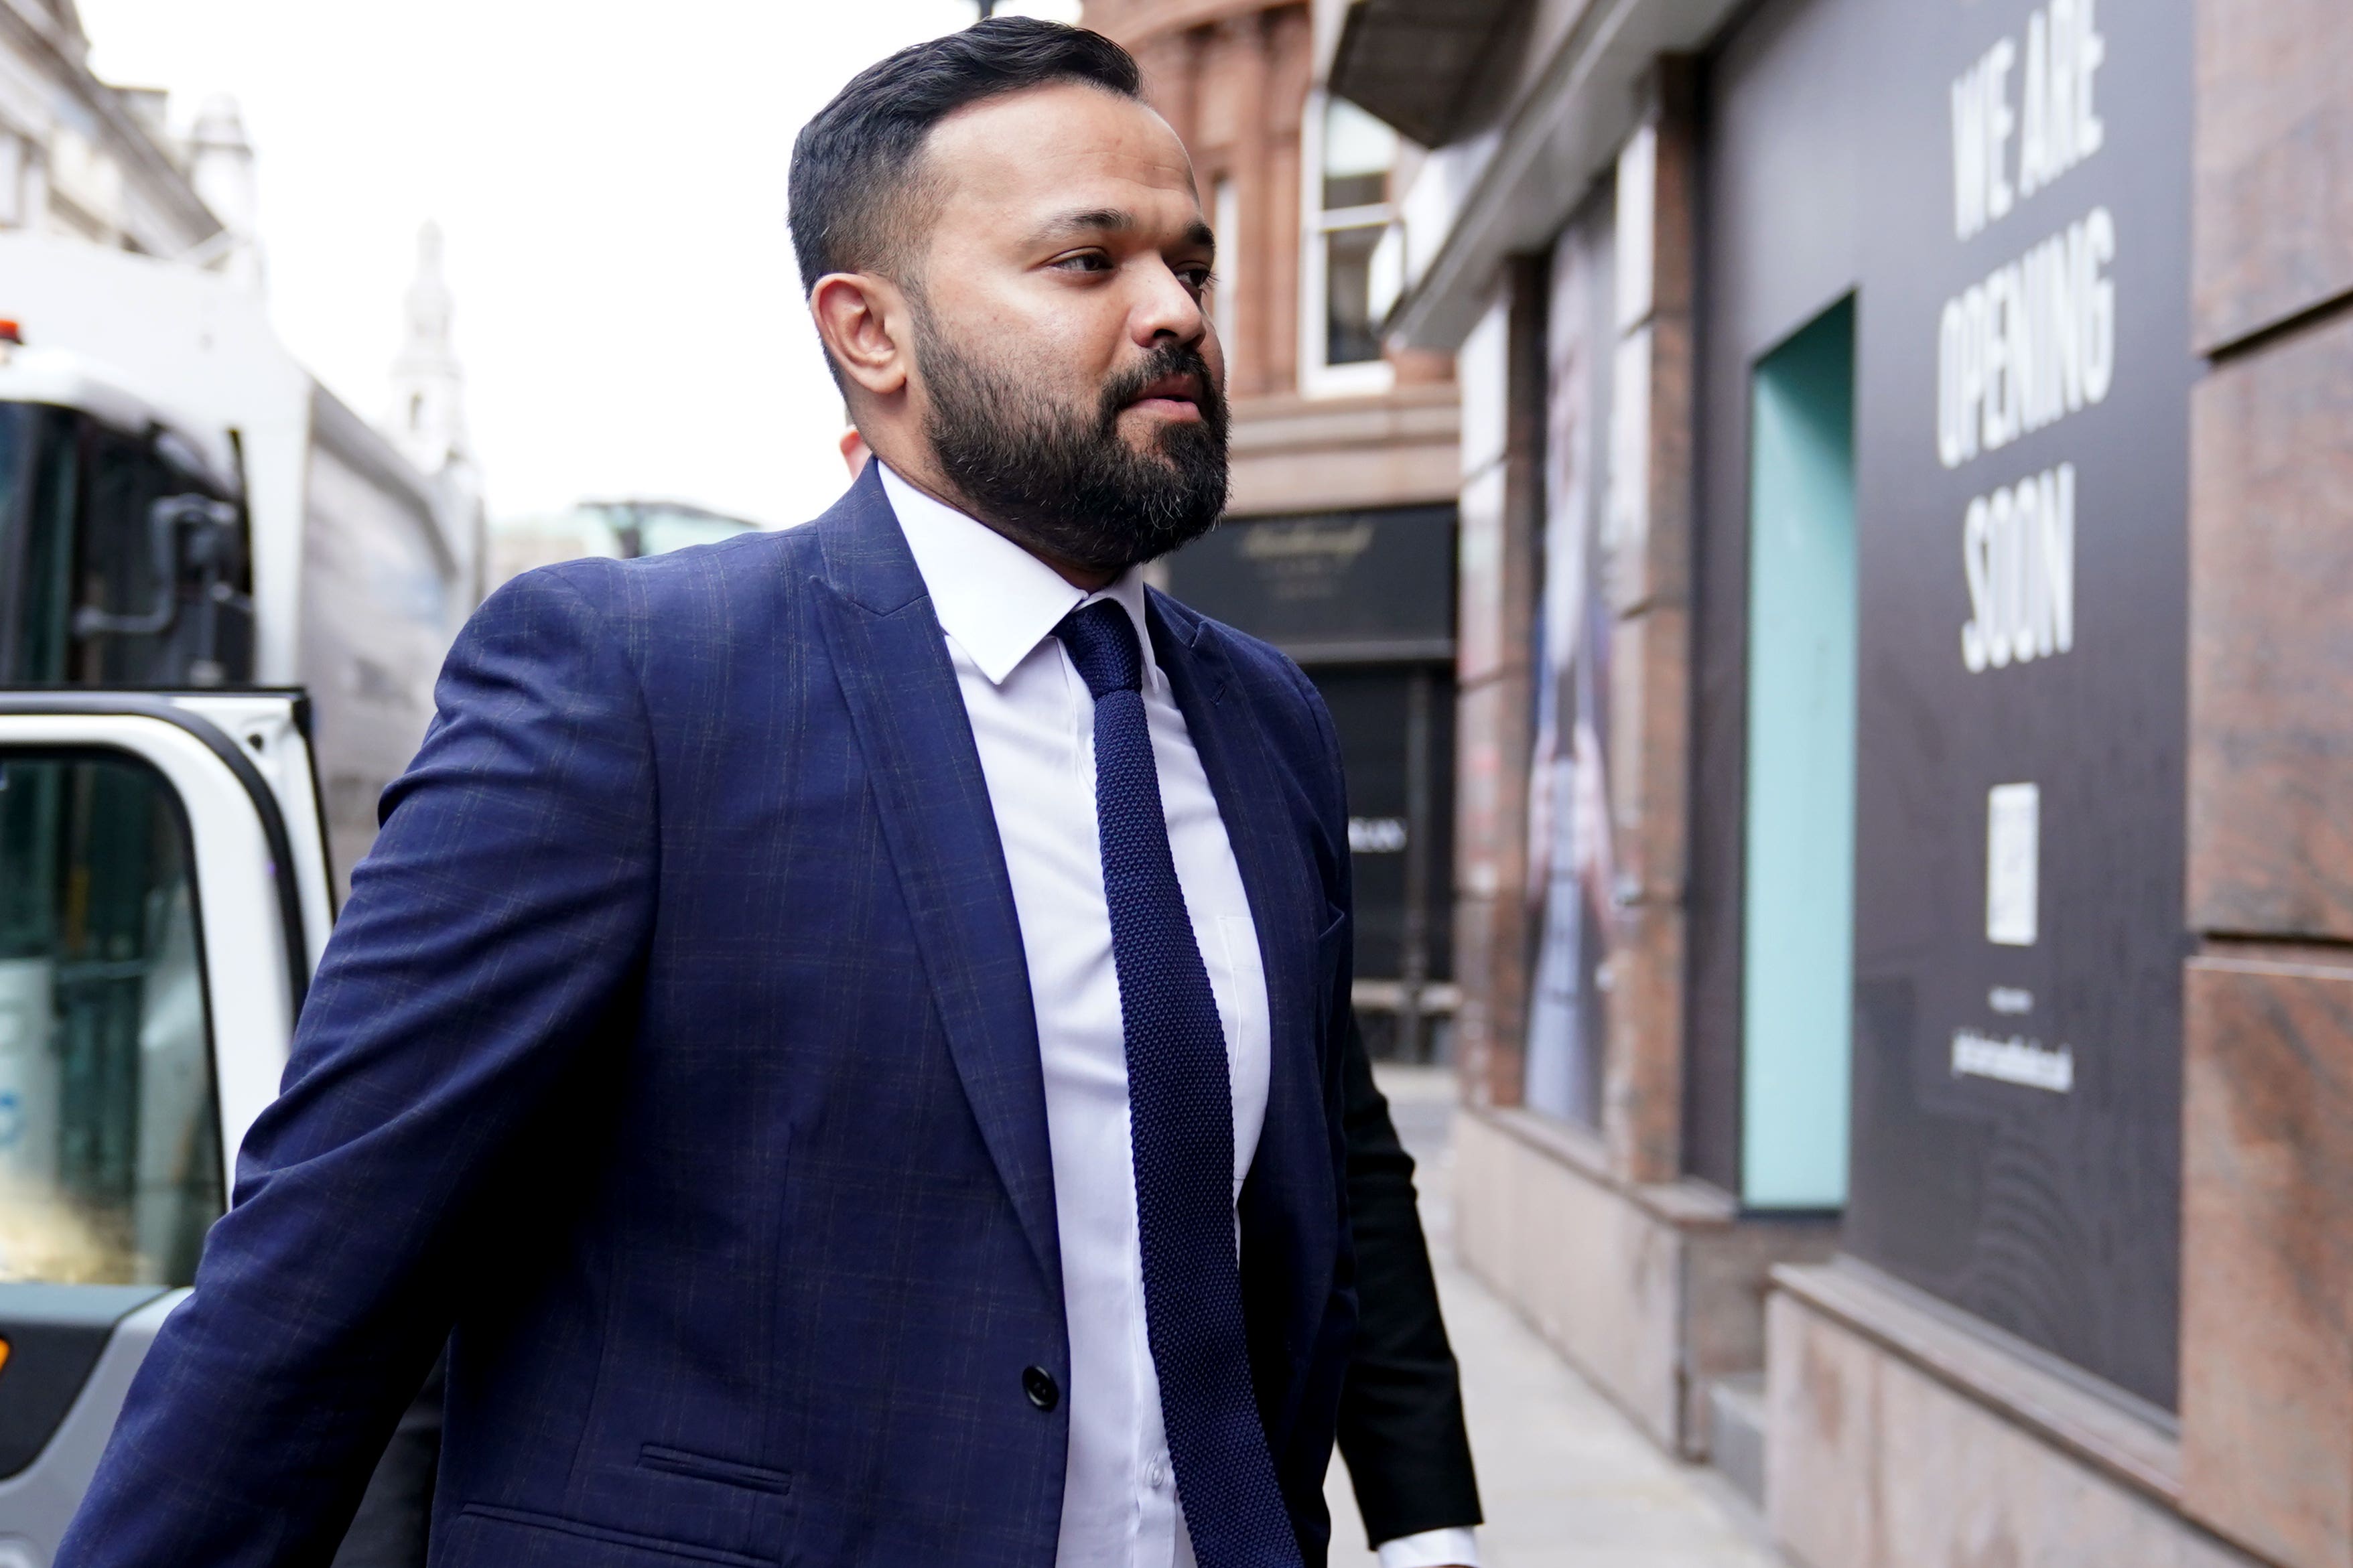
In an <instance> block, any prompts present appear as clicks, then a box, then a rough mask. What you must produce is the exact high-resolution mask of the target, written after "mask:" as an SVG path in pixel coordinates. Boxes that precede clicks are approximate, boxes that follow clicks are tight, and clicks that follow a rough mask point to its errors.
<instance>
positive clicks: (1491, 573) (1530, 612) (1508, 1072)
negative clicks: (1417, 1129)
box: [1454, 257, 1545, 1105]
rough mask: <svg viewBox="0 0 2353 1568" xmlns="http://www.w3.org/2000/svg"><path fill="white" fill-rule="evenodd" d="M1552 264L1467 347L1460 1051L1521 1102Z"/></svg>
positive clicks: (1517, 263) (1471, 1087)
mask: <svg viewBox="0 0 2353 1568" xmlns="http://www.w3.org/2000/svg"><path fill="white" fill-rule="evenodd" d="M1544 291H1545V266H1544V261H1543V259H1542V258H1537V257H1523V258H1514V260H1512V261H1511V262H1509V263H1508V264H1506V266H1505V268H1504V275H1503V277H1502V279H1500V281H1499V283H1498V285H1497V288H1496V292H1495V296H1494V300H1493V304H1491V305H1490V306H1489V308H1488V310H1487V314H1486V315H1485V316H1484V317H1483V318H1482V320H1481V321H1480V323H1479V325H1478V326H1477V327H1476V328H1475V329H1473V330H1472V334H1471V336H1470V338H1469V339H1468V340H1467V341H1466V342H1464V343H1463V345H1462V350H1461V354H1460V356H1459V357H1458V360H1457V368H1456V375H1457V377H1458V379H1459V380H1460V382H1461V388H1462V435H1461V452H1462V492H1461V535H1460V545H1459V550H1460V554H1459V566H1458V570H1457V575H1458V578H1459V589H1458V592H1459V595H1460V598H1459V602H1458V609H1457V620H1456V630H1455V646H1456V649H1457V655H1456V667H1455V679H1456V687H1457V696H1456V702H1455V735H1456V741H1455V794H1454V798H1455V829H1454V875H1455V880H1454V890H1455V904H1454V932H1455V935H1454V972H1455V976H1456V979H1457V981H1458V982H1459V984H1461V994H1462V1001H1461V1010H1460V1011H1459V1012H1458V1013H1457V1014H1456V1015H1455V1026H1454V1046H1455V1052H1456V1058H1457V1060H1458V1061H1459V1063H1460V1066H1461V1079H1462V1093H1463V1098H1464V1099H1465V1100H1467V1101H1468V1102H1469V1103H1471V1104H1472V1105H1517V1104H1519V1103H1520V1101H1521V1099H1522V1086H1523V1082H1524V1072H1523V1068H1525V1061H1526V1042H1527V1006H1528V983H1529V960H1530V958H1531V956H1532V955H1531V951H1530V949H1531V938H1532V931H1531V924H1532V918H1533V910H1531V909H1530V907H1529V901H1528V896H1527V877H1528V763H1529V755H1530V749H1531V747H1532V745H1533V743H1534V740H1535V736H1534V729H1535V691H1534V688H1533V685H1532V682H1533V679H1534V669H1535V647H1534V642H1535V605H1536V542H1537V540H1538V538H1539V536H1540V534H1541V532H1542V530H1543V527H1544V395H1545V363H1544V348H1545V344H1544Z"/></svg>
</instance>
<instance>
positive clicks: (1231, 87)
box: [1083, 0, 1457, 1055]
mask: <svg viewBox="0 0 2353 1568" xmlns="http://www.w3.org/2000/svg"><path fill="white" fill-rule="evenodd" d="M1338 17H1339V11H1338V9H1337V8H1336V7H1335V6H1331V5H1323V6H1321V7H1311V6H1310V5H1307V4H1305V3H1304V0H1087V4H1086V5H1085V6H1084V9H1083V20H1084V22H1085V24H1086V25H1087V26H1091V27H1093V28H1095V29H1097V30H1098V31H1101V32H1103V33H1105V34H1107V35H1109V36H1110V37H1114V38H1116V39H1118V40H1119V41H1120V42H1121V43H1123V44H1124V45H1125V46H1127V47H1128V48H1130V49H1131V50H1133V51H1134V54H1135V56H1136V58H1137V59H1138V61H1139V62H1140V63H1141V64H1142V66H1143V68H1144V74H1145V90H1146V92H1147V94H1148V95H1149V97H1150V99H1151V100H1152V102H1153V104H1154V105H1155V107H1156V108H1157V109H1158V110H1160V111H1161V112H1162V113H1163V114H1165V115H1166V117H1167V118H1168V121H1169V122H1170V123H1171V124H1172V125H1174V126H1175V127H1176V131H1177V133H1178V134H1179V135H1181V136H1182V137H1183V138H1184V139H1185V142H1186V144H1187V147H1188V148H1189V149H1190V150H1191V153H1192V156H1193V163H1194V168H1195V172H1196V174H1198V178H1199V180H1200V186H1201V194H1202V205H1203V207H1204V209H1205V211H1206V212H1207V213H1208V217H1209V221H1210V223H1211V225H1212V226H1214V227H1215V228H1216V230H1217V233H1218V263H1217V270H1218V282H1217V284H1216V286H1215V289H1214V293H1213V296H1212V307H1211V310H1212V315H1213V318H1214V319H1215V321H1216V323H1217V329H1218V334H1219V340H1220V341H1221V342H1223V344H1224V345H1225V352H1226V363H1227V379H1228V392H1229V396H1230V397H1231V400H1232V407H1233V430H1232V452H1233V493H1232V502H1231V506H1230V510H1229V520H1228V521H1227V523H1226V524H1225V525H1224V526H1223V527H1221V528H1220V529H1219V531H1217V532H1216V533H1214V534H1212V535H1211V536H1210V537H1209V538H1208V539H1206V540H1204V541H1202V542H1199V543H1198V544H1196V545H1194V546H1192V547H1191V548H1189V549H1187V551H1185V552H1182V553H1180V554H1179V555H1177V556H1176V557H1175V558H1174V559H1173V560H1172V561H1171V562H1170V563H1168V566H1167V582H1168V585H1169V586H1170V587H1171V588H1172V589H1173V590H1174V591H1175V592H1176V595H1178V597H1180V598H1182V599H1184V600H1185V601H1186V602H1187V603H1188V604H1191V605H1196V606H1197V607H1198V608H1200V609H1202V610H1204V611H1205V612H1207V613H1208V614H1210V615H1213V616H1218V617H1219V618H1220V619H1222V620H1226V621H1229V622H1230V623H1232V624H1234V625H1236V626H1240V627H1241V628H1242V629H1244V630H1246V631H1250V632H1252V633H1254V634H1256V635H1259V636H1261V637H1267V638H1268V639H1269V640H1271V641H1273V642H1275V643H1276V644H1278V645H1279V646H1281V647H1282V648H1283V649H1284V650H1285V651H1286V652H1288V653H1290V654H1291V655H1292V656H1293V658H1296V659H1298V660H1299V662H1300V664H1301V665H1302V666H1303V668H1305V669H1306V670H1307V672H1308V674H1309V675H1310V676H1311V677H1312V678H1313V679H1314V680H1315V682H1316V684H1317V686H1318V687H1319V688H1320V689H1321V690H1322V691H1323V693H1324V699H1325V700H1326V702H1327V704H1328V705H1329V706H1330V708H1331V710H1332V711H1333V714H1334V720H1335V724H1336V725H1337V727H1338V729H1339V731H1340V737H1341V743H1342V747H1343V750H1344V751H1345V752H1346V754H1347V762H1348V766H1349V776H1350V784H1351V789H1352V799H1351V806H1350V809H1351V811H1352V813H1353V816H1352V818H1351V822H1350V838H1351V844H1352V847H1354V850H1355V853H1356V883H1357V899H1358V908H1357V932H1358V942H1357V953H1356V974H1357V1005H1358V1011H1359V1014H1360V1016H1363V1017H1364V1018H1365V1020H1366V1030H1367V1034H1368V1036H1369V1037H1370V1038H1371V1040H1372V1043H1373V1046H1374V1048H1375V1049H1376V1050H1377V1051H1383V1052H1398V1053H1401V1054H1407V1055H1424V1054H1428V1053H1430V1052H1431V1051H1433V1050H1439V1049H1442V1048H1443V1042H1444V1037H1445V1035H1446V1033H1447V1031H1448V1029H1449V1027H1450V1022H1451V1020H1450V1015H1451V1010H1452V1005H1453V986H1452V984H1451V973H1452V968H1451V951H1450V950H1451V913H1450V904H1451V900H1450V896H1449V895H1450V886H1451V879H1452V874H1451V847H1450V839H1451V832H1450V829H1451V816H1452V812H1451V784H1452V773H1453V765H1452V743H1451V742H1452V730H1453V720H1452V708H1453V703H1452V698H1453V676H1452V670H1453V660H1454V655H1455V645H1454V616H1453V604H1452V585H1451V584H1452V573H1453V561H1454V556H1455V553H1456V551H1455V542H1454V510H1453V508H1454V500H1455V491H1456V488H1457V478H1456V461H1455V430H1456V420H1457V412H1456V396H1455V388H1454V384H1453V374H1452V363H1451V356H1449V355H1447V354H1445V353H1422V352H1419V351H1414V350H1393V349H1389V348H1387V347H1385V346H1384V344H1383V343H1382V342H1381V339H1380V335H1379V333H1378V331H1377V330H1376V329H1377V318H1376V315H1375V312H1374V309H1373V302H1374V300H1375V299H1376V298H1377V295H1378V292H1379V289H1380V287H1381V278H1382V275H1383V272H1384V269H1385V268H1386V269H1387V270H1388V271H1391V272H1393V271H1394V259H1395V258H1393V257H1392V256H1389V255H1388V254H1387V253H1384V252H1382V251H1381V248H1380V242H1381V240H1382V238H1383V237H1384V236H1385V235H1386V234H1388V231H1389V229H1390V228H1391V227H1392V226H1393V223H1394V219H1395V216H1396V200H1395V198H1396V195H1397V193H1398V191H1399V190H1400V189H1401V188H1402V184H1403V182H1404V181H1405V180H1406V179H1407V178H1409V175H1410V174H1411V171H1412V168H1413V164H1414V162H1415V160H1416V158H1417V157H1418V153H1417V151H1416V149H1414V148H1413V147H1412V146H1411V145H1410V144H1409V143H1408V142H1403V141H1401V140H1400V139H1399V138H1398V136H1397V135H1396V134H1395V132H1393V131H1391V130H1390V129H1389V127H1388V126H1387V125H1385V124H1382V123H1381V122H1380V121H1377V120H1375V119H1373V118H1372V117H1371V116H1369V115H1367V114H1366V113H1364V112H1363V111H1362V110H1358V109H1356V107H1355V106H1353V105H1350V104H1346V103H1342V102H1339V101H1336V100H1333V99H1332V98H1331V97H1330V96H1329V95H1328V94H1326V93H1325V92H1324V89H1323V87H1322V85H1321V82H1320V80H1319V79H1318V78H1317V75H1316V69H1315V61H1316V59H1317V58H1318V49H1317V37H1318V29H1319V27H1320V28H1322V29H1324V30H1325V31H1328V30H1329V29H1330V28H1331V27H1332V26H1334V25H1335V23H1336V22H1337V20H1338Z"/></svg>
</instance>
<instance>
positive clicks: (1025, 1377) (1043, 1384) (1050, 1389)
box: [1021, 1366, 1062, 1410]
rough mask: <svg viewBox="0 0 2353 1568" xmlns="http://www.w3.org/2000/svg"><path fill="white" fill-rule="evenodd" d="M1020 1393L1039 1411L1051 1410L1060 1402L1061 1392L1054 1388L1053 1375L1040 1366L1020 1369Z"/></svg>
mask: <svg viewBox="0 0 2353 1568" xmlns="http://www.w3.org/2000/svg"><path fill="white" fill-rule="evenodd" d="M1021 1392H1023V1393H1024V1394H1028V1395H1029V1403H1030V1404H1032V1405H1036V1406H1037V1407H1038V1408H1039V1409H1040V1410H1051V1409H1052V1408H1054V1406H1055V1405H1060V1403H1061V1402H1062V1391H1061V1390H1060V1388H1058V1387H1056V1386H1055V1384H1054V1374H1053V1373H1050V1372H1048V1371H1047V1370H1046V1369H1045V1368H1044V1367H1042V1366H1025V1367H1023V1368H1022V1369H1021Z"/></svg>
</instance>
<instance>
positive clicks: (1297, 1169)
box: [1151, 595, 1338, 1429]
mask: <svg viewBox="0 0 2353 1568" xmlns="http://www.w3.org/2000/svg"><path fill="white" fill-rule="evenodd" d="M1151 622H1152V647H1153V654H1154V657H1155V658H1157V659H1158V660H1159V664H1160V668H1161V669H1162V671H1163V672H1164V673H1166V675H1167V677H1168V684H1169V689H1170V690H1171V692H1172V693H1173V694H1174V696H1175V697H1176V706H1177V709H1178V710H1179V711H1181V712H1182V713H1183V714H1184V715H1185V728H1186V730H1187V732H1188V733H1189V734H1190V736H1191V737H1192V741H1193V748H1194V750H1195V751H1197V752H1199V753H1200V757H1201V767H1202V771H1203V772H1204V773H1207V774H1208V779H1209V789H1210V793H1211V794H1213V795H1216V797H1217V801H1218V813H1219V816H1220V817H1222V818H1223V819H1224V822H1225V827H1226V837H1227V838H1228V839H1229V841H1230V842H1231V843H1232V845H1233V850H1234V860H1235V863H1236V865H1237V866H1238V867H1239V868H1240V871H1241V878H1242V887H1243V889H1244V891H1245V892H1246V893H1247V894H1248V895H1249V898H1250V918H1251V920H1252V921H1253V922H1255V924H1256V925H1257V927H1258V940H1259V950H1260V955H1261V962H1262V963H1264V965H1265V969H1266V986H1267V1007H1268V1014H1269V1021H1270V1023H1271V1029H1270V1032H1269V1035H1270V1038H1269V1044H1270V1051H1269V1062H1268V1081H1267V1100H1266V1124H1265V1129H1264V1131H1261V1134H1260V1136H1259V1143H1258V1149H1257V1152H1256V1153H1255V1154H1254V1155H1253V1156H1252V1159H1251V1162H1250V1179H1249V1181H1248V1183H1247V1184H1246V1185H1245V1186H1244V1188H1243V1191H1242V1201H1241V1215H1240V1217H1241V1227H1242V1262H1243V1279H1242V1289H1243V1295H1244V1300H1245V1303H1246V1308H1247V1310H1249V1311H1250V1316H1251V1318H1252V1319H1253V1321H1252V1323H1251V1334H1250V1337H1251V1341H1252V1347H1253V1353H1252V1356H1251V1361H1252V1365H1253V1369H1254V1370H1257V1369H1260V1368H1262V1367H1266V1366H1269V1365H1271V1364H1277V1363H1282V1362H1286V1361H1287V1362H1289V1363H1292V1364H1291V1365H1290V1366H1289V1367H1288V1369H1287V1370H1289V1371H1290V1372H1291V1373H1292V1378H1291V1382H1290V1386H1289V1387H1287V1388H1286V1389H1283V1390H1282V1391H1281V1392H1282V1398H1281V1400H1280V1402H1279V1404H1275V1405H1273V1406H1272V1408H1271V1411H1270V1415H1271V1416H1272V1417H1273V1420H1274V1421H1279V1422H1280V1423H1281V1425H1282V1426H1283V1427H1287V1426H1288V1425H1289V1421H1290V1415H1291V1412H1292V1411H1293V1409H1294V1408H1295V1406H1296V1404H1297V1399H1298V1396H1299V1394H1300V1392H1301V1387H1302V1384H1300V1382H1299V1378H1300V1376H1301V1375H1302V1374H1303V1373H1304V1372H1305V1370H1306V1364H1307V1363H1306V1358H1305V1356H1304V1355H1303V1353H1300V1352H1303V1349H1304V1346H1303V1342H1302V1341H1301V1339H1300V1337H1299V1336H1301V1335H1302V1334H1303V1333H1304V1332H1305V1331H1307V1329H1308V1328H1309V1327H1310V1326H1312V1325H1313V1324H1314V1323H1315V1322H1316V1321H1320V1320H1321V1318H1322V1315H1323V1310H1324V1300H1325V1297H1326V1295H1327V1294H1328V1292H1329V1290H1330V1289H1331V1286H1332V1283H1333V1280H1332V1270H1331V1268H1330V1265H1329V1261H1328V1260H1329V1259H1331V1258H1333V1257H1335V1253H1336V1248H1337V1241H1338V1237H1336V1235H1335V1231H1336V1229H1337V1222H1336V1215H1337V1204H1338V1197H1337V1194H1335V1191H1334V1189H1333V1176H1332V1140H1333V1139H1334V1138H1335V1136H1336V1135H1337V1129H1335V1128H1331V1127H1328V1126H1327V1125H1326V1120H1325V1105H1324V1085H1323V1081H1322V1078H1323V1069H1324V1055H1323V1050H1322V1047H1321V1040H1320V1035H1321V1027H1322V1020H1323V1016H1324V1015H1323V1007H1322V1002H1321V998H1319V997H1318V995H1317V994H1316V992H1317V988H1318V985H1319V983H1320V982H1319V976H1318V975H1317V973H1316V937H1317V934H1318V933H1319V932H1321V931H1323V930H1324V924H1325V914H1326V911H1325V907H1324V898H1323V888H1322V883H1321V881H1320V880H1319V879H1318V878H1317V877H1316V875H1315V873H1314V868H1313V867H1312V866H1311V865H1310V863H1309V861H1308V858H1307V857H1306V854H1305V852H1304V850H1303V846H1302V844H1301V841H1300V832H1299V826H1298V818H1297V816H1296V814H1295V813H1294V811H1293V809H1292V806H1291V795H1292V793H1293V792H1291V791H1290V790H1288V789H1286V787H1285V786H1284V784H1283V782H1282V779H1281V778H1280V777H1279V776H1278V774H1277V773H1276V772H1275V769H1274V767H1273V766H1272V764H1271V762H1270V760H1269V755H1268V751H1267V744H1266V741H1265V738H1264V737H1263V736H1262V735H1261V734H1260V732H1259V720H1258V718H1257V716H1256V715H1255V713H1254V712H1253V711H1252V704H1250V703H1249V702H1248V701H1246V700H1240V697H1239V696H1237V695H1236V694H1234V693H1233V691H1232V687H1233V685H1234V674H1233V671H1232V668H1231V667H1230V666H1229V664H1228V663H1227V661H1226V658H1225V656H1224V654H1223V653H1222V652H1221V651H1220V650H1219V648H1218V647H1217V646H1216V643H1215V639H1214V638H1213V637H1209V636H1208V635H1207V623H1205V622H1203V621H1202V620H1200V619H1199V618H1198V617H1197V616H1192V615H1191V614H1190V613H1189V612H1185V611H1181V610H1178V611H1174V612H1172V610H1171V608H1170V607H1169V606H1168V605H1166V602H1165V601H1163V600H1162V599H1161V598H1160V597H1159V595H1154V596H1153V599H1152V615H1151ZM1254 1266H1255V1267H1254ZM1273 1392H1275V1391H1272V1390H1269V1389H1267V1388H1266V1387H1265V1386H1264V1385H1263V1384H1261V1388H1260V1396H1261V1403H1262V1404H1265V1403H1268V1402H1269V1396H1270V1394H1272V1393H1273ZM1270 1429H1274V1427H1273V1425H1272V1423H1271V1426H1270Z"/></svg>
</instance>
